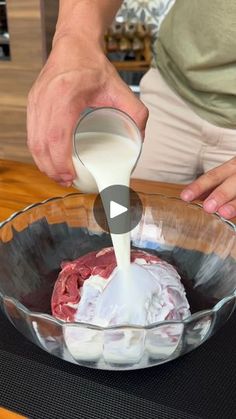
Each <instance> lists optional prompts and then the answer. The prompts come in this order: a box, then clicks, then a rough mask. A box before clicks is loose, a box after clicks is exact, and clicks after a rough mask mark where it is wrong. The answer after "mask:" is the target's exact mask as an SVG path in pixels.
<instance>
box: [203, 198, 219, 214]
mask: <svg viewBox="0 0 236 419" xmlns="http://www.w3.org/2000/svg"><path fill="white" fill-rule="evenodd" d="M217 207H218V204H217V202H216V200H215V199H212V198H211V199H209V201H205V202H204V204H203V208H204V210H206V211H207V212H215V211H216V210H217Z"/></svg>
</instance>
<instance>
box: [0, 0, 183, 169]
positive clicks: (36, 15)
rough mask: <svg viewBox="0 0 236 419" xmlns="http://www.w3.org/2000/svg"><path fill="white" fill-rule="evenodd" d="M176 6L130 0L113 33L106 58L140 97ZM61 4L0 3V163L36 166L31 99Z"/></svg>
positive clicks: (44, 0)
mask: <svg viewBox="0 0 236 419" xmlns="http://www.w3.org/2000/svg"><path fill="white" fill-rule="evenodd" d="M174 1H175V0H126V1H124V3H123V6H122V7H121V9H120V10H119V12H118V14H117V16H116V19H115V21H114V22H113V24H112V25H111V27H110V28H109V30H108V31H107V34H106V36H105V49H106V54H107V56H108V57H109V59H110V60H111V61H112V62H113V64H114V65H115V67H116V68H117V70H118V71H119V73H120V74H121V77H122V78H123V79H124V80H125V81H126V83H127V84H128V85H129V86H130V87H131V88H132V90H133V91H134V92H135V93H136V94H139V82H140V79H141V78H142V76H143V74H144V73H145V72H146V71H147V70H148V69H149V67H150V66H151V63H152V59H153V55H154V54H155V41H156V39H157V37H158V31H159V28H160V25H161V22H162V20H163V19H164V17H165V16H166V14H167V13H168V11H169V9H170V8H171V6H172V5H173V3H174ZM58 4H59V0H5V1H4V0H0V159H11V160H20V161H26V162H27V161H28V162H30V161H31V157H30V154H29V151H28V150H27V147H26V101H27V94H28V91H29V89H30V87H31V85H32V84H33V82H34V80H35V79H36V77H37V75H38V73H39V71H40V70H41V68H42V66H43V64H44V63H45V61H46V59H47V56H48V54H49V53H50V50H51V44H52V38H53V34H54V30H55V24H56V20H57V14H58ZM157 59H158V57H157Z"/></svg>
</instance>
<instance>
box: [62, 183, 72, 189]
mask: <svg viewBox="0 0 236 419" xmlns="http://www.w3.org/2000/svg"><path fill="white" fill-rule="evenodd" d="M60 185H61V186H63V188H69V187H70V186H71V185H72V182H60Z"/></svg>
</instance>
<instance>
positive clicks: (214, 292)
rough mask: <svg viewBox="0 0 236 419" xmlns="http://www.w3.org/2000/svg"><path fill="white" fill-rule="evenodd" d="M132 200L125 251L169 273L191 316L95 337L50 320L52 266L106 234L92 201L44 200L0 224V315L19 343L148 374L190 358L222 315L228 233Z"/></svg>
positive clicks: (153, 200) (148, 199)
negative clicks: (137, 213) (154, 259)
mask: <svg viewBox="0 0 236 419" xmlns="http://www.w3.org/2000/svg"><path fill="white" fill-rule="evenodd" d="M139 196H140V198H141V200H142V202H143V205H144V212H143V217H142V219H141V221H140V223H139V225H138V226H137V227H136V228H135V229H134V230H133V231H132V246H133V247H134V248H141V249H144V250H147V251H149V252H151V253H153V254H156V255H158V256H160V257H161V258H162V259H164V260H166V261H168V262H171V263H172V264H174V265H175V266H176V268H177V270H178V271H179V273H180V275H181V277H182V281H183V283H184V286H185V289H186V292H187V297H188V300H189V303H190V308H191V313H192V314H191V316H190V317H188V318H186V319H185V320H184V321H164V322H160V323H156V324H152V325H149V326H147V327H137V326H131V325H120V326H116V327H108V328H102V327H95V326H92V325H89V324H85V323H66V322H62V321H59V320H57V319H55V318H54V317H52V315H51V310H50V300H51V295H52V290H53V286H54V283H55V281H56V278H57V276H58V273H59V270H60V264H61V262H62V261H63V260H73V259H75V258H77V257H79V256H81V255H84V254H86V253H88V252H90V251H93V250H100V249H102V248H104V247H107V246H110V245H111V240H110V236H109V234H108V233H105V232H104V231H102V230H101V229H100V227H99V226H98V225H97V224H96V222H95V219H94V216H93V204H94V199H95V196H94V195H83V194H72V195H68V196H66V197H64V198H55V199H51V200H48V201H46V202H42V203H39V204H35V205H33V206H31V207H28V208H26V209H25V210H24V211H21V212H19V213H17V214H14V215H13V216H12V217H10V218H9V219H8V220H6V221H5V222H3V223H2V224H0V273H1V275H0V307H1V308H2V310H3V312H4V313H5V314H6V316H7V317H8V319H9V320H10V321H11V322H12V323H13V325H14V326H15V327H16V328H17V329H18V330H19V331H20V332H21V333H22V334H23V335H25V336H26V337H27V338H28V339H30V340H31V341H32V342H34V343H35V344H37V345H38V346H39V347H41V348H42V349H44V350H46V351H47V352H49V353H50V354H52V355H55V356H57V357H59V358H62V359H64V360H67V361H70V362H73V363H75V364H78V365H84V366H87V367H93V368H101V369H110V370H125V369H137V368H144V367H150V366H154V365H158V364H161V363H164V362H167V361H170V360H172V359H175V358H177V357H179V356H181V355H183V354H185V353H187V352H189V351H191V350H193V349H195V348H196V347H198V346H199V345H201V344H202V343H203V342H204V341H206V340H207V339H209V338H210V337H211V336H212V334H213V333H215V332H216V331H217V330H218V329H219V328H220V327H221V326H222V325H224V323H225V322H226V321H227V319H228V318H229V317H230V316H231V314H232V312H233V310H234V307H235V296H236V292H235V290H236V233H235V228H234V225H233V224H232V223H229V222H227V221H225V220H223V219H221V218H220V217H219V216H218V215H216V214H214V215H209V214H206V213H205V212H204V211H203V210H202V208H201V207H200V206H198V205H194V204H193V205H192V204H186V203H184V202H182V201H181V200H179V199H177V198H170V197H167V196H162V195H147V194H139ZM134 303H135V302H134ZM2 339H4V336H3V337H2ZM117 354H118V355H117Z"/></svg>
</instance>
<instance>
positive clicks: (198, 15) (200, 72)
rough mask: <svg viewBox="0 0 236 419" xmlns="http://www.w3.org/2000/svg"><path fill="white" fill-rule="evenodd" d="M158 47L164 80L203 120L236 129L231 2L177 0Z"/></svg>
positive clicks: (235, 2) (235, 23)
mask: <svg viewBox="0 0 236 419" xmlns="http://www.w3.org/2000/svg"><path fill="white" fill-rule="evenodd" d="M157 48H158V54H157V57H158V59H157V65H158V67H159V69H160V71H161V73H162V75H163V76H164V78H165V79H166V81H167V82H168V84H170V85H171V86H172V87H173V88H174V90H176V92H177V93H178V94H179V95H180V96H182V97H183V99H185V100H186V101H188V102H189V103H190V104H191V105H192V106H193V108H194V109H195V111H196V112H197V113H198V114H199V115H200V116H202V117H203V118H205V119H207V120H209V121H210V122H212V123H214V124H216V125H219V126H225V127H230V128H236V0H176V3H175V5H174V6H173V8H172V9H171V11H170V12H169V14H168V16H167V17H166V18H165V20H164V22H163V23H162V26H161V30H160V33H159V39H158V45H157Z"/></svg>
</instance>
